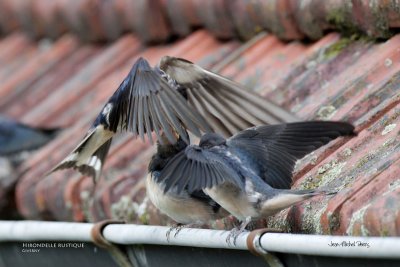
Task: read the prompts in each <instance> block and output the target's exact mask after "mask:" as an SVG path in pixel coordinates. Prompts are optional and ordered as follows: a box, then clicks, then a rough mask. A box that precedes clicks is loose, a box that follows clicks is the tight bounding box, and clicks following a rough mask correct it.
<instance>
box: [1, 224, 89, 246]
mask: <svg viewBox="0 0 400 267" xmlns="http://www.w3.org/2000/svg"><path fill="white" fill-rule="evenodd" d="M92 227H93V224H92V223H70V222H42V221H0V241H82V242H91V241H92V239H91V236H90V230H91V229H92Z"/></svg>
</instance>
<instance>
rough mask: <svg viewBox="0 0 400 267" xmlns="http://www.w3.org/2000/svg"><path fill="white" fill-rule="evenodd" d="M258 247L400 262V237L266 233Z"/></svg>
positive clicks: (306, 253)
mask: <svg viewBox="0 0 400 267" xmlns="http://www.w3.org/2000/svg"><path fill="white" fill-rule="evenodd" d="M260 244H261V247H262V248H263V249H264V250H266V251H270V252H282V253H291V254H305V255H319V256H334V257H354V258H390V259H400V238H399V237H357V236H328V235H326V236H325V235H302V234H277V233H266V234H264V235H262V236H261V238H260Z"/></svg>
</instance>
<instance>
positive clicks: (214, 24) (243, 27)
mask: <svg viewBox="0 0 400 267" xmlns="http://www.w3.org/2000/svg"><path fill="white" fill-rule="evenodd" d="M197 27H204V28H207V29H208V30H209V31H210V32H212V33H213V34H215V35H216V36H217V37H218V38H222V39H229V38H234V37H239V38H241V39H244V40H249V39H251V38H252V37H253V36H255V35H256V34H257V33H258V32H260V31H262V30H266V31H269V32H272V33H274V34H275V35H277V36H278V37H279V38H283V39H285V40H293V39H303V38H309V39H314V40H315V39H320V38H322V37H323V36H324V34H325V33H326V32H327V31H330V30H332V29H335V30H338V31H343V32H347V33H349V32H358V31H361V32H364V33H365V34H367V35H370V36H373V37H378V38H386V37H388V36H390V34H391V31H392V29H396V28H398V27H400V4H399V3H398V1H395V0H389V1H384V0H377V1H363V0H351V1H335V0H329V1H308V0H300V1H299V0H234V1H226V0H201V1H200V0H163V1H162V0H144V1H135V0H112V1H101V0H77V1H67V0H54V1H47V0H39V1H36V0H35V1H33V0H18V1H15V0H4V1H1V2H0V32H4V33H10V32H12V31H14V30H15V29H23V30H24V31H26V32H27V33H28V34H29V35H31V36H33V37H36V38H39V37H44V36H46V37H49V38H57V37H59V36H61V35H62V34H63V33H65V32H72V33H74V34H76V35H77V36H79V38H80V39H81V40H85V41H104V40H108V41H112V40H116V39H117V38H119V37H120V36H121V35H122V34H124V33H125V32H135V33H136V34H137V35H138V36H139V37H140V39H142V40H143V41H144V42H160V41H165V40H168V39H169V38H170V37H173V36H187V35H189V34H190V33H191V32H192V31H193V29H194V28H197Z"/></svg>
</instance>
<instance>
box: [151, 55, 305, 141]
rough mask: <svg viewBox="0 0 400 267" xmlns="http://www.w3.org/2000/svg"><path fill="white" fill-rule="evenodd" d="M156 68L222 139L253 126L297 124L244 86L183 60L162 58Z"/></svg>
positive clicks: (292, 117)
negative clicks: (184, 92) (169, 78)
mask: <svg viewBox="0 0 400 267" xmlns="http://www.w3.org/2000/svg"><path fill="white" fill-rule="evenodd" d="M159 67H160V69H161V70H163V71H164V72H165V73H167V74H168V75H169V76H170V77H171V78H172V79H174V80H175V81H176V82H177V83H178V84H179V85H181V86H182V88H184V89H185V90H186V94H187V98H188V101H189V103H190V105H191V106H193V107H194V108H195V109H197V110H198V111H199V112H200V113H201V114H202V115H203V116H204V117H205V118H206V119H207V121H208V122H209V123H210V124H211V126H212V128H213V130H214V131H216V132H218V133H221V134H223V135H225V136H231V135H232V134H235V133H237V132H238V131H240V130H243V129H246V128H248V127H251V126H254V125H261V124H273V123H279V122H292V121H297V120H298V119H297V118H296V117H295V116H294V115H292V114H291V113H290V112H288V111H286V110H284V109H283V108H281V107H279V106H277V105H276V104H274V103H272V102H270V101H268V100H267V99H263V98H262V97H260V96H259V95H257V94H255V93H253V92H251V91H249V90H247V89H245V88H244V86H242V85H240V84H238V83H236V82H233V81H231V80H229V79H227V78H225V77H222V76H220V75H218V74H215V73H212V72H210V71H207V70H205V69H203V68H201V67H199V66H197V65H195V64H193V63H192V62H189V61H187V60H185V59H180V58H174V57H168V56H166V57H163V58H162V59H161V61H160V64H159Z"/></svg>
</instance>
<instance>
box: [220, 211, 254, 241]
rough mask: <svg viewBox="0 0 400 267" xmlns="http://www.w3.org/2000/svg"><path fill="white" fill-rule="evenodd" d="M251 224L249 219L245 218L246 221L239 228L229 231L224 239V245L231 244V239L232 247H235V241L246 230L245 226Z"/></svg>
mask: <svg viewBox="0 0 400 267" xmlns="http://www.w3.org/2000/svg"><path fill="white" fill-rule="evenodd" d="M250 222H251V217H246V219H245V220H244V221H243V222H242V223H241V224H240V226H239V227H235V228H233V229H232V230H231V232H230V233H229V235H228V237H227V238H226V243H228V244H229V245H230V244H231V238H233V245H236V240H237V238H238V237H239V235H240V234H241V233H243V232H244V231H245V230H246V226H247V225H248V224H249V223H250Z"/></svg>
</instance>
